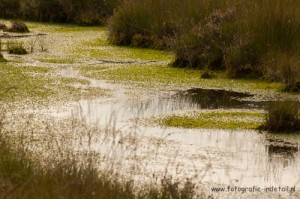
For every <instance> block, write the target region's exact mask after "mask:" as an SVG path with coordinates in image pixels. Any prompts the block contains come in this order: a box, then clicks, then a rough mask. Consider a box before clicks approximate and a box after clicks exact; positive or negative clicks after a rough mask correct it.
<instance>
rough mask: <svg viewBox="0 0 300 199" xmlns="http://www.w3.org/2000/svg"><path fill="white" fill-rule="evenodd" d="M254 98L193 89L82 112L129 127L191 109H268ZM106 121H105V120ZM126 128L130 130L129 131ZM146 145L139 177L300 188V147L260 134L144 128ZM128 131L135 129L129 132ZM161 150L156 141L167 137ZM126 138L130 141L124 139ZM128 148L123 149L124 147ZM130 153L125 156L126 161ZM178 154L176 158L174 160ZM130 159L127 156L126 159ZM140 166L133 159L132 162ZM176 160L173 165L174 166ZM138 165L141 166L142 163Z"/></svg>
mask: <svg viewBox="0 0 300 199" xmlns="http://www.w3.org/2000/svg"><path fill="white" fill-rule="evenodd" d="M251 97H253V96H252V95H250V94H247V93H237V92H231V91H224V90H206V89H190V90H187V91H180V92H177V93H175V94H172V95H169V96H163V97H162V96H157V97H154V98H153V99H150V100H141V101H138V102H136V101H134V102H132V101H127V100H124V101H122V100H120V101H119V102H117V103H103V102H98V101H81V102H80V103H79V106H78V107H79V108H78V107H77V108H78V113H79V114H80V117H81V118H84V119H85V120H86V121H87V122H100V123H101V122H105V121H108V120H109V119H111V117H112V115H113V116H114V117H115V118H117V120H118V123H117V124H116V125H120V124H122V125H123V127H124V124H125V125H126V124H127V125H128V122H127V120H128V119H132V118H136V117H139V118H142V117H150V116H155V115H159V114H166V113H172V112H175V111H179V110H180V111H181V110H191V109H217V108H223V109H224V108H248V109H249V108H265V106H266V104H267V102H255V101H253V100H252V101H251ZM103 119H104V120H103ZM123 127H122V130H126V128H123ZM139 129H140V134H141V137H140V138H139V140H140V144H139V148H138V151H136V152H135V155H136V156H135V158H137V157H138V156H139V157H140V158H139V162H138V164H139V171H138V172H139V174H140V175H142V176H144V175H147V173H148V174H150V175H151V174H153V173H159V172H162V171H163V172H164V171H165V169H166V165H167V167H168V170H169V171H172V169H173V170H174V171H173V173H176V174H178V171H177V170H178V169H180V171H181V172H182V174H184V175H187V176H188V175H190V174H191V173H195V172H198V174H199V176H201V175H202V173H201V172H203V171H205V169H206V165H207V164H211V165H212V166H211V167H210V168H209V171H208V172H206V173H205V177H204V178H201V179H202V180H203V181H205V182H207V183H219V184H231V183H232V182H235V183H236V185H239V186H254V185H256V186H294V185H296V187H299V186H300V177H299V176H300V152H299V151H300V149H299V146H300V143H299V142H298V143H297V142H295V143H289V142H285V141H282V140H279V139H271V138H266V136H265V135H264V134H261V133H258V132H256V131H251V132H246V131H233V132H231V131H226V130H218V129H215V130H207V129H189V130H181V129H177V128H167V129H162V128H161V127H143V126H140V127H139ZM127 130H130V128H129V129H127ZM163 133H164V134H165V135H168V136H165V137H164V139H163V140H161V141H160V142H161V143H160V144H159V146H160V148H159V149H158V148H157V145H156V144H153V142H154V141H153V140H155V139H161V135H162V134H163ZM124 140H126V139H124ZM121 150H123V148H122V149H121ZM124 154H126V153H125V152H124V151H122V157H123V158H125V156H124ZM175 156H176V158H174V157H175ZM125 159H126V158H125ZM130 161H132V162H134V161H135V159H134V160H132V159H131V158H130V157H128V158H127V159H126V164H127V165H129V163H128V162H130ZM170 162H172V163H171V164H170ZM133 164H137V163H136V162H135V163H133Z"/></svg>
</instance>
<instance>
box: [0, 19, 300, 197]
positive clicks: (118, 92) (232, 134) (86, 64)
mask: <svg viewBox="0 0 300 199" xmlns="http://www.w3.org/2000/svg"><path fill="white" fill-rule="evenodd" d="M0 22H1V23H4V24H9V23H8V21H5V20H1V21H0ZM26 24H27V25H28V27H29V29H30V31H31V32H30V33H26V34H25V35H24V34H23V35H22V34H19V33H2V32H0V39H1V49H2V51H1V53H2V54H3V57H4V59H5V60H6V61H3V62H0V76H1V78H0V105H1V109H0V110H1V113H2V114H4V115H5V116H3V118H4V119H3V124H2V123H1V122H0V123H1V126H2V129H0V130H1V131H0V132H1V134H4V135H5V136H4V137H7V138H8V139H9V140H11V142H12V148H18V146H20V145H21V146H24V149H26V150H25V151H26V154H27V153H28V157H30V159H31V160H32V161H34V162H38V163H37V164H39V165H40V166H41V167H42V168H43V167H51V166H53V165H55V163H56V162H61V161H62V162H64V161H67V160H70V159H72V158H73V157H74V156H75V157H76V163H74V164H76V165H77V164H78V165H83V167H85V166H88V165H90V164H93V165H96V168H97V172H99V173H106V175H108V176H110V177H108V178H112V179H113V177H111V176H114V177H117V178H119V179H120V181H121V182H123V181H124V182H132V183H133V184H134V185H133V186H134V187H135V188H134V189H137V190H138V189H145V188H144V186H150V187H151V186H156V185H157V184H160V182H161V179H163V178H164V177H166V178H171V179H172V180H174V182H180V183H182V184H184V182H186V180H187V179H188V181H189V182H192V183H193V185H195V187H193V188H195V190H196V192H197V194H195V195H194V197H196V198H198V197H199V198H208V197H211V198H212V197H213V198H299V197H300V135H299V132H296V133H281V134H279V133H270V132H267V131H263V130H257V129H258V127H259V126H261V125H262V124H263V123H264V120H265V118H266V114H267V113H266V112H267V107H268V104H269V103H271V102H272V103H274V102H277V101H289V102H295V103H296V104H297V105H298V106H299V103H300V95H299V93H287V92H282V87H283V86H282V84H280V83H276V82H268V81H264V80H258V79H247V78H246V79H229V78H228V77H227V76H226V75H225V74H224V73H223V72H221V71H216V72H214V76H213V78H209V79H203V78H200V76H201V72H202V71H201V70H195V69H193V68H174V67H171V66H170V63H171V62H172V61H173V60H174V56H175V55H174V54H173V53H172V52H169V51H162V50H152V49H141V48H131V47H120V46H113V45H111V44H110V43H109V42H108V40H107V38H108V32H107V29H106V28H103V27H80V26H75V25H66V24H64V25H62V24H45V23H35V22H26ZM16 43H17V44H19V45H22V46H23V47H24V48H25V49H26V50H27V51H28V54H26V55H16V54H10V53H8V51H7V49H8V48H9V47H8V46H11V45H13V44H16ZM0 116H1V115H0ZM1 117H2V116H1ZM1 117H0V119H1ZM41 170H43V169H41ZM97 172H96V173H97ZM1 186H2V185H1ZM3 186H4V187H5V186H6V187H8V188H11V187H10V186H12V187H13V185H10V184H9V185H7V184H5V185H3ZM228 186H231V187H235V186H236V187H239V188H243V187H244V188H245V187H253V186H256V187H261V189H264V190H265V188H268V187H277V188H278V187H287V186H288V187H289V188H291V187H294V186H295V191H292V192H291V191H264V190H263V191H260V192H259V191H257V192H250V191H248V192H246V193H242V191H229V192H228V191H225V192H217V191H215V192H213V191H212V188H214V187H217V188H218V187H221V188H222V187H224V188H226V189H227V187H228ZM14 188H16V189H17V188H18V186H16V187H13V188H12V190H14ZM21 189H22V187H21ZM170 189H171V188H170ZM0 190H1V189H0ZM124 190H125V192H126V189H124ZM10 194H11V193H10ZM130 194H131V193H130ZM152 196H153V195H152ZM4 197H5V196H4ZM15 197H18V196H15ZM28 197H30V195H29V196H28ZM53 197H55V196H53ZM112 197H113V196H112ZM119 197H120V196H119ZM48 198H51V196H48ZM124 198H125V197H124ZM129 198H130V197H129ZM141 198H143V197H141ZM148 198H151V195H148ZM166 198H171V197H168V196H166ZM182 198H184V197H183V196H182ZM187 198H188V197H187Z"/></svg>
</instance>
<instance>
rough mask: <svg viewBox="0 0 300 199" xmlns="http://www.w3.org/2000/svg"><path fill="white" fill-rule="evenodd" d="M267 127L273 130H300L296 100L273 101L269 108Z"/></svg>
mask: <svg viewBox="0 0 300 199" xmlns="http://www.w3.org/2000/svg"><path fill="white" fill-rule="evenodd" d="M265 128H266V129H267V130H270V131H273V132H291V131H297V130H300V118H299V107H298V104H297V103H295V102H276V103H271V104H270V106H269V108H268V113H267V117H266V123H265Z"/></svg>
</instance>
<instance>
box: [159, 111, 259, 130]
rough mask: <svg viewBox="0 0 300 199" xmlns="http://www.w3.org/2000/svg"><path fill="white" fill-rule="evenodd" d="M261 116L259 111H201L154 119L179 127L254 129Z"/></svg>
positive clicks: (163, 123)
mask: <svg viewBox="0 0 300 199" xmlns="http://www.w3.org/2000/svg"><path fill="white" fill-rule="evenodd" d="M263 117H264V114H263V113H261V112H242V111H208V112H204V111H203V112H194V113H192V114H188V115H171V116H166V117H163V118H162V119H156V120H157V121H158V122H159V123H160V124H161V125H166V126H171V127H179V128H209V129H213V128H216V129H256V128H257V127H259V126H260V125H261V124H262V120H263Z"/></svg>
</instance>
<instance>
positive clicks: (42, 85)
mask: <svg viewBox="0 0 300 199" xmlns="http://www.w3.org/2000/svg"><path fill="white" fill-rule="evenodd" d="M51 72H53V69H50V68H47V67H21V66H18V67H16V66H11V65H9V64H8V63H0V75H1V79H0V101H7V102H8V101H10V102H16V101H22V100H26V99H27V100H28V99H31V100H41V101H43V100H44V101H47V100H49V99H53V98H55V99H56V100H55V102H60V101H66V100H75V99H81V98H82V97H84V98H89V97H96V96H97V97H101V96H107V95H109V92H108V91H107V90H105V89H101V88H85V89H81V88H78V87H74V85H75V84H79V85H83V86H84V85H87V84H88V83H89V82H87V81H86V80H80V79H74V78H64V77H56V76H51V75H50V73H51Z"/></svg>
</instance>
